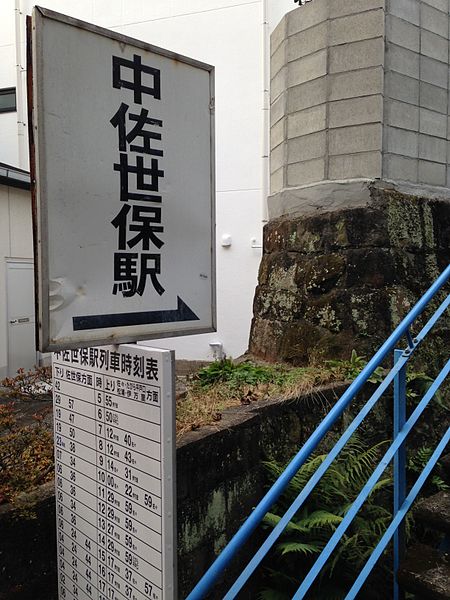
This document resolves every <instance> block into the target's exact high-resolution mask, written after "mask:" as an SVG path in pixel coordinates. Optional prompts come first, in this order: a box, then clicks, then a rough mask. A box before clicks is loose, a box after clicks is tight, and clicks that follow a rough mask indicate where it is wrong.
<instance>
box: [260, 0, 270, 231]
mask: <svg viewBox="0 0 450 600" xmlns="http://www.w3.org/2000/svg"><path fill="white" fill-rule="evenodd" d="M262 11H263V31H262V36H263V118H262V127H263V132H262V159H263V160H262V186H261V187H262V211H261V214H262V223H263V225H264V223H267V221H268V218H269V217H268V209H267V197H268V195H269V180H270V163H269V156H270V142H269V130H270V30H269V0H262Z"/></svg>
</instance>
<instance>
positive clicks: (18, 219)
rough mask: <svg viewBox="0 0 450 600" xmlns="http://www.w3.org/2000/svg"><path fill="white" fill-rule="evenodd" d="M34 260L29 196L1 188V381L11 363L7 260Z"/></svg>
mask: <svg viewBox="0 0 450 600" xmlns="http://www.w3.org/2000/svg"><path fill="white" fill-rule="evenodd" d="M7 258H19V259H20V258H22V259H23V258H27V259H32V258H33V245H32V234H31V203H30V197H29V192H27V191H25V190H20V189H17V188H13V187H8V186H5V185H1V184H0V379H1V378H3V377H5V376H6V366H7V362H8V338H7V306H6V259H7Z"/></svg>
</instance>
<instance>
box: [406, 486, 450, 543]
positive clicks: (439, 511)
mask: <svg viewBox="0 0 450 600" xmlns="http://www.w3.org/2000/svg"><path fill="white" fill-rule="evenodd" d="M414 516H415V517H416V518H417V519H420V520H421V521H424V522H425V523H426V524H427V525H429V526H430V527H433V528H434V529H436V530H437V531H442V532H446V533H450V492H439V493H438V494H434V496H430V497H429V498H425V499H424V500H421V501H420V502H419V503H418V504H417V506H416V507H415V509H414Z"/></svg>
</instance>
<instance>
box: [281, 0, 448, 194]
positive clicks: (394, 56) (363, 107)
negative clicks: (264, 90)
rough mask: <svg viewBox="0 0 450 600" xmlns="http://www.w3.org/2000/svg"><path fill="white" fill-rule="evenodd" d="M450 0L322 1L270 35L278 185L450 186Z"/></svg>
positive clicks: (284, 21) (293, 15) (289, 16)
mask: <svg viewBox="0 0 450 600" xmlns="http://www.w3.org/2000/svg"><path fill="white" fill-rule="evenodd" d="M448 8H449V3H448V0H365V1H362V0H334V1H333V2H328V1H327V0H314V1H313V2H310V3H308V4H306V5H305V6H302V7H299V8H297V9H295V10H293V11H292V12H290V13H288V14H287V15H286V16H285V17H284V18H283V19H282V20H281V22H280V23H279V25H278V26H277V28H276V29H275V30H274V32H273V34H272V38H271V161H270V162H271V167H270V170H271V192H272V193H273V194H275V193H277V192H280V191H281V190H282V189H286V188H295V187H300V186H306V185H311V184H315V183H319V182H323V181H333V180H343V179H355V178H364V179H381V178H382V179H389V180H396V181H408V182H412V183H423V184H428V185H433V186H446V185H447V178H446V176H447V162H448V161H447V139H448V123H447V113H448V62H449V61H448V56H449V55H448V24H449V21H448Z"/></svg>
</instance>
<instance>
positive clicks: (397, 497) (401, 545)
mask: <svg viewBox="0 0 450 600" xmlns="http://www.w3.org/2000/svg"><path fill="white" fill-rule="evenodd" d="M411 341H412V340H411ZM402 356H404V353H403V351H402V350H394V364H396V363H397V362H398V361H399V360H401V358H402ZM405 421H406V367H402V368H401V369H400V371H399V372H398V373H397V375H396V376H395V380H394V427H393V429H394V431H393V436H392V437H393V439H395V438H396V437H397V435H398V434H399V433H400V431H401V430H402V428H403V426H404V424H405ZM405 496H406V447H405V444H402V445H401V446H400V447H399V449H398V450H397V452H396V453H395V456H394V512H393V514H394V515H396V514H397V513H398V511H399V510H400V507H401V506H402V504H403V502H404V501H405ZM393 551H394V556H393V564H394V581H393V586H394V589H393V600H404V598H405V594H404V592H403V590H401V589H400V587H399V585H398V582H397V577H396V575H395V574H396V573H397V572H398V568H399V566H400V561H401V560H402V559H403V556H404V552H405V527H404V524H402V525H400V527H399V528H398V529H397V530H396V531H395V533H394V548H393Z"/></svg>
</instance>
